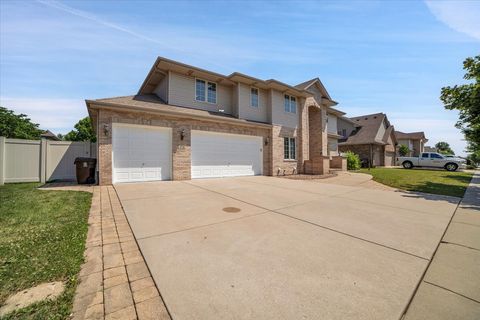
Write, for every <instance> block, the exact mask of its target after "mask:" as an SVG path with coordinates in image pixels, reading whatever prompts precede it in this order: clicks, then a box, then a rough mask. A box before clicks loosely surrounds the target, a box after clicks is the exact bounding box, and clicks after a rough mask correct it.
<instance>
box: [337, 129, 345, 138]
mask: <svg viewBox="0 0 480 320" xmlns="http://www.w3.org/2000/svg"><path fill="white" fill-rule="evenodd" d="M337 133H338V135H339V136H342V137H346V136H347V129H342V130H337Z"/></svg>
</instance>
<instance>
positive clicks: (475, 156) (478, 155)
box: [467, 150, 480, 168]
mask: <svg viewBox="0 0 480 320" xmlns="http://www.w3.org/2000/svg"><path fill="white" fill-rule="evenodd" d="M467 163H468V164H469V165H470V166H472V167H474V168H476V167H479V166H480V150H479V151H476V152H472V153H471V154H469V155H468V156H467Z"/></svg>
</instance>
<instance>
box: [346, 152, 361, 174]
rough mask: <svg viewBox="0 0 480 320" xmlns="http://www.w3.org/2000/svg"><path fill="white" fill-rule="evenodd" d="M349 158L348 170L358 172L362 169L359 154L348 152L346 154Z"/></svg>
mask: <svg viewBox="0 0 480 320" xmlns="http://www.w3.org/2000/svg"><path fill="white" fill-rule="evenodd" d="M345 156H346V157H347V169H348V170H358V169H360V157H359V156H358V154H355V153H353V152H352V151H347V152H346V153H345Z"/></svg>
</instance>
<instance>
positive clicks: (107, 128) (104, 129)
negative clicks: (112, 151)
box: [103, 123, 110, 137]
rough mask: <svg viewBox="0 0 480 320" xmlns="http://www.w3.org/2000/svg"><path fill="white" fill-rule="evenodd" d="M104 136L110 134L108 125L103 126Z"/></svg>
mask: <svg viewBox="0 0 480 320" xmlns="http://www.w3.org/2000/svg"><path fill="white" fill-rule="evenodd" d="M103 134H105V136H107V137H108V135H109V134H110V126H109V125H108V124H106V123H105V124H104V125H103Z"/></svg>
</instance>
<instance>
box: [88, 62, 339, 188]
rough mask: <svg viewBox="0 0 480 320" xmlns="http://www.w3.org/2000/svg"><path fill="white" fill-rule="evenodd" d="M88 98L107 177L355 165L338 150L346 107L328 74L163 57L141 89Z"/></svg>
mask: <svg viewBox="0 0 480 320" xmlns="http://www.w3.org/2000/svg"><path fill="white" fill-rule="evenodd" d="M86 104H87V108H88V112H89V115H90V117H91V119H92V123H93V126H94V129H95V130H96V133H97V137H98V168H99V183H100V184H110V183H117V182H129V181H152V180H188V179H192V178H207V177H226V176H243V175H283V174H292V173H312V174H324V173H328V172H329V170H330V166H332V167H342V168H343V167H345V161H344V159H343V158H341V157H339V156H330V154H329V153H330V152H332V153H335V152H336V151H337V150H336V148H337V147H336V145H337V143H336V141H335V140H337V139H338V138H339V136H338V135H337V134H336V132H337V129H336V128H335V123H336V119H337V117H338V116H341V115H343V112H341V111H338V110H335V109H333V108H332V107H333V106H335V105H336V104H337V103H336V102H335V101H333V100H332V98H331V97H330V95H329V94H328V92H327V90H326V89H325V87H324V86H323V84H322V83H321V82H320V80H319V79H318V78H316V79H312V80H309V81H307V82H304V83H301V84H299V85H297V86H290V85H287V84H285V83H282V82H280V81H277V80H274V79H270V80H261V79H256V78H254V77H251V76H248V75H244V74H241V73H238V72H235V73H232V74H230V75H228V76H227V75H222V74H218V73H215V72H211V71H207V70H203V69H200V68H197V67H193V66H190V65H186V64H183V63H180V62H176V61H172V60H169V59H165V58H161V57H159V58H158V59H157V60H156V61H155V63H154V65H153V66H152V68H151V70H150V72H149V73H148V75H147V77H146V79H145V80H144V82H143V84H142V85H141V87H140V89H139V91H138V93H137V94H136V95H133V96H125V97H117V98H108V99H98V100H87V101H86ZM327 117H328V125H327ZM329 128H330V129H329ZM329 139H330V140H329ZM329 142H330V147H329ZM329 148H330V149H329Z"/></svg>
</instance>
